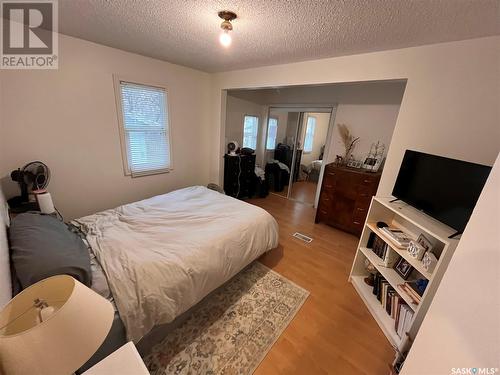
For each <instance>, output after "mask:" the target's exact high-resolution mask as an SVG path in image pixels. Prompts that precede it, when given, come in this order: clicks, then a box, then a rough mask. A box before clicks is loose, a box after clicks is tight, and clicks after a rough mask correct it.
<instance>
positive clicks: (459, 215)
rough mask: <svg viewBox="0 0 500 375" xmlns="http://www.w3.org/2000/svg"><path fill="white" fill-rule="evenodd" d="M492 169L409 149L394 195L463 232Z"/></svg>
mask: <svg viewBox="0 0 500 375" xmlns="http://www.w3.org/2000/svg"><path fill="white" fill-rule="evenodd" d="M490 171H491V167H488V166H486V165H480V164H474V163H469V162H466V161H461V160H455V159H449V158H445V157H442V156H436V155H430V154H425V153H423V152H417V151H411V150H406V152H405V155H404V158H403V162H402V163H401V168H400V170H399V174H398V177H397V179H396V183H395V185H394V190H393V191H392V195H393V196H394V197H396V198H397V199H400V200H402V201H403V202H406V203H408V204H410V205H411V206H413V207H415V208H416V209H418V210H421V211H423V212H425V213H426V214H428V215H429V216H432V217H433V218H435V219H436V220H439V221H441V222H442V223H444V224H446V225H448V226H450V227H451V228H453V229H455V230H456V231H457V232H458V233H462V232H463V230H464V229H465V226H466V225H467V222H468V221H469V218H470V216H471V214H472V210H473V209H474V206H475V205H476V202H477V200H478V198H479V194H481V190H482V189H483V186H484V184H485V183H486V179H487V178H488V175H489V174H490ZM458 233H457V234H458Z"/></svg>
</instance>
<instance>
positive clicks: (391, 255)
mask: <svg viewBox="0 0 500 375" xmlns="http://www.w3.org/2000/svg"><path fill="white" fill-rule="evenodd" d="M366 246H367V247H368V248H369V249H371V250H372V251H373V252H374V253H375V255H377V256H378V257H379V258H380V259H382V261H383V265H384V267H392V266H393V265H394V264H395V263H396V261H397V260H398V258H399V255H398V254H397V253H396V252H394V251H391V249H390V247H389V245H388V244H387V242H385V241H384V240H383V239H382V238H381V237H379V236H377V235H376V234H375V233H373V232H372V233H371V234H370V237H369V238H368V242H367V245H366Z"/></svg>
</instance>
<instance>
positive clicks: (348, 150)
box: [337, 124, 359, 164]
mask: <svg viewBox="0 0 500 375" xmlns="http://www.w3.org/2000/svg"><path fill="white" fill-rule="evenodd" d="M337 129H338V131H339V134H340V138H341V139H342V143H343V144H344V147H345V154H344V157H343V162H344V163H346V164H347V161H348V160H349V157H350V156H351V154H352V151H353V150H354V147H355V146H356V143H357V142H358V141H359V137H354V136H353V135H352V134H351V131H350V130H349V128H348V127H347V125H346V124H338V125H337Z"/></svg>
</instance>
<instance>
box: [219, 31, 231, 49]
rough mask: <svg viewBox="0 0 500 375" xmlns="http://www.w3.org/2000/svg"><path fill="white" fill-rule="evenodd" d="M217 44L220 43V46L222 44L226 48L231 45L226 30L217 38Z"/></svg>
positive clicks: (229, 36)
mask: <svg viewBox="0 0 500 375" xmlns="http://www.w3.org/2000/svg"><path fill="white" fill-rule="evenodd" d="M219 42H220V44H222V45H223V46H224V47H226V48H227V47H229V46H230V45H231V42H232V38H231V35H229V32H228V31H227V30H226V31H223V32H222V33H221V34H220V36H219Z"/></svg>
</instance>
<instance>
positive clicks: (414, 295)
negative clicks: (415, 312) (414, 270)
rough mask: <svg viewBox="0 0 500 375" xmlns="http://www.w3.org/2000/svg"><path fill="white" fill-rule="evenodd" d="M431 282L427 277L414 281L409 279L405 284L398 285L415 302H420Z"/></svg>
mask: <svg viewBox="0 0 500 375" xmlns="http://www.w3.org/2000/svg"><path fill="white" fill-rule="evenodd" d="M428 283H429V281H428V280H426V279H418V280H414V281H407V282H405V283H404V284H400V285H398V287H399V288H400V289H401V290H403V291H404V292H405V293H406V294H407V295H408V296H409V297H410V298H411V300H412V301H414V302H415V304H417V305H418V304H419V303H420V301H421V300H422V296H423V295H424V292H425V288H426V287H427V284H428Z"/></svg>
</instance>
